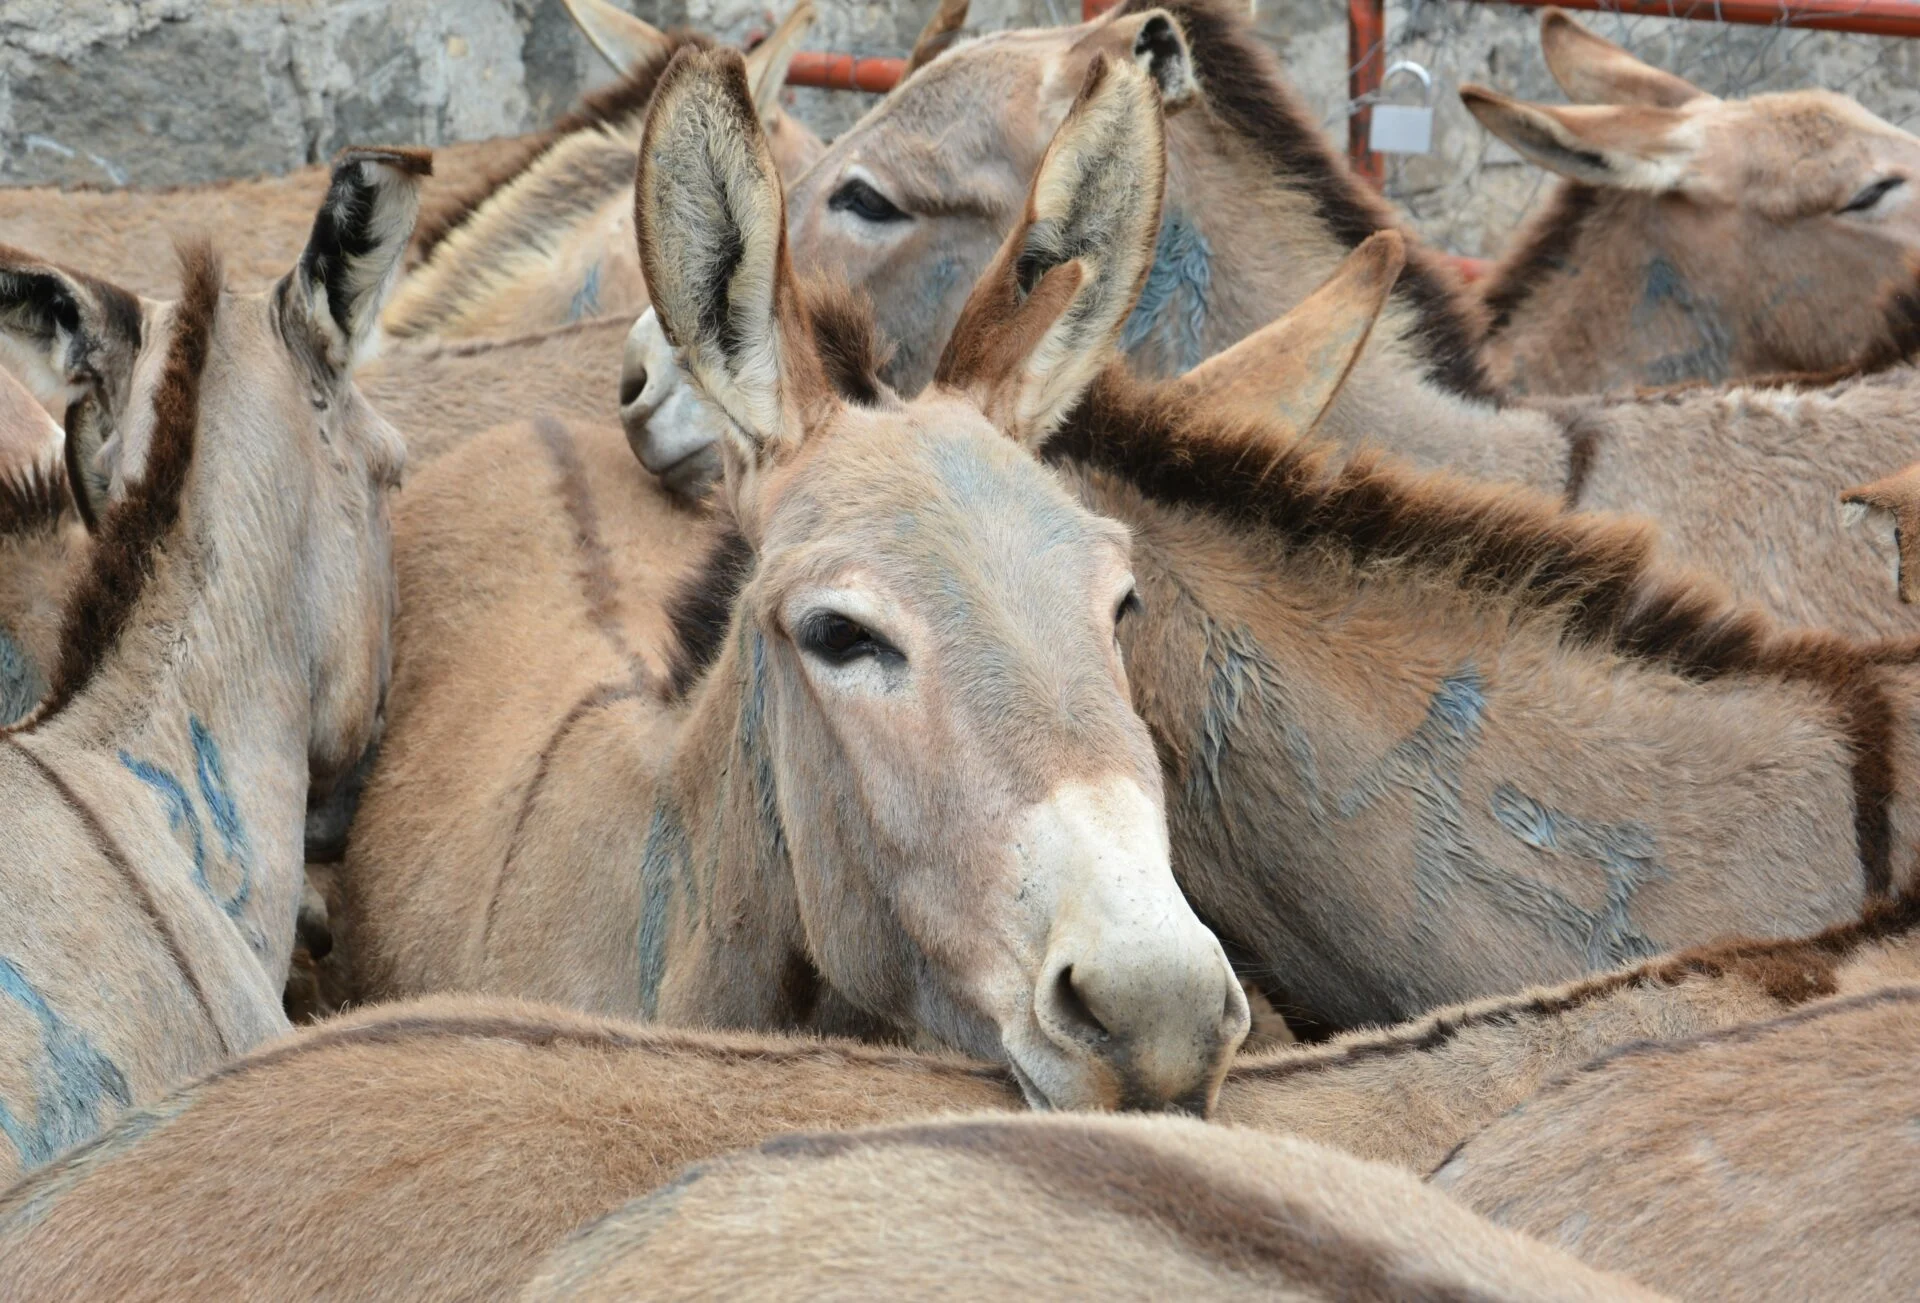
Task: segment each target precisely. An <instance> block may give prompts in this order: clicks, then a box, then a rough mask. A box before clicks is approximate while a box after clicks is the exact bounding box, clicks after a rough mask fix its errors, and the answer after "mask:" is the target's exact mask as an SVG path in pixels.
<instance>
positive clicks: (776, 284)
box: [634, 48, 830, 473]
mask: <svg viewBox="0 0 1920 1303" xmlns="http://www.w3.org/2000/svg"><path fill="white" fill-rule="evenodd" d="M634 226H635V229H636V231H637V233H638V235H639V239H640V265H641V269H642V271H644V272H645V274H646V278H647V292H648V294H649V295H650V296H651V297H652V299H653V306H654V311H655V312H656V313H657V314H658V316H659V319H660V327H661V329H662V330H664V331H665V332H666V335H667V338H668V339H669V340H671V341H672V342H673V345H674V347H675V348H676V349H677V350H678V354H679V358H680V361H681V364H682V365H683V366H684V367H685V368H686V370H687V373H688V374H689V375H690V376H691V377H692V379H693V382H694V383H695V384H696V385H698V386H699V387H700V389H701V391H702V392H703V393H704V394H705V395H706V397H707V398H708V399H709V400H710V401H711V402H712V403H713V404H714V405H715V406H716V407H718V408H719V409H720V410H721V411H722V412H724V413H725V414H726V416H727V420H728V423H729V426H730V436H731V437H730V439H729V442H728V449H729V452H730V454H731V456H732V457H733V458H734V459H736V461H737V463H738V464H737V465H734V464H730V465H729V470H730V471H738V472H740V473H745V472H746V471H748V470H750V469H752V468H754V467H757V466H759V465H761V464H762V463H765V462H769V461H772V460H775V459H777V458H778V457H779V456H780V455H782V453H783V452H784V451H786V450H787V449H789V448H791V447H793V446H796V445H797V444H798V443H799V442H800V440H801V439H802V438H804V437H805V429H806V425H807V424H808V421H809V419H810V418H813V419H817V418H818V416H819V415H820V413H819V411H818V410H817V409H818V405H819V404H820V403H821V402H822V401H823V400H825V399H827V398H828V397H829V396H830V391H829V390H828V387H827V384H826V380H825V378H824V375H823V373H822V372H821V369H820V365H819V360H818V358H817V357H816V356H815V355H814V352H813V348H812V343H811V332H810V331H809V330H808V328H807V322H806V317H805V309H804V307H803V306H802V305H801V303H800V297H799V293H798V290H797V287H796V286H795V285H794V283H793V272H792V268H791V266H790V265H789V263H788V261H787V235H786V226H787V222H786V208H785V204H784V202H783V200H782V198H781V193H780V179H779V176H778V174H777V173H776V172H775V171H774V166H773V155H772V153H771V151H770V150H769V149H768V148H767V140H766V136H765V135H764V134H763V133H762V131H761V130H760V118H759V114H758V113H757V112H756V111H755V109H754V106H753V96H752V93H751V92H750V91H749V89H748V86H747V69H746V64H745V63H744V62H743V61H742V60H741V58H740V55H739V54H738V53H737V52H736V51H733V50H695V49H691V48H689V49H683V50H681V51H680V52H679V53H678V54H676V55H674V57H673V62H672V63H670V64H668V65H667V70H666V72H665V73H664V74H662V76H661V78H660V87H659V89H658V90H657V91H656V92H655V93H654V98H653V107H652V108H651V110H650V111H649V112H648V114H647V128H646V134H645V135H644V137H643V138H642V140H641V145H640V168H639V174H638V176H637V177H636V178H635V180H634Z"/></svg>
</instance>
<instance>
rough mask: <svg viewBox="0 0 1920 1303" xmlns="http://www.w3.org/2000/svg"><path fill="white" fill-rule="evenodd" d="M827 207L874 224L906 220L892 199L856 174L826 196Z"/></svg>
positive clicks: (905, 216)
mask: <svg viewBox="0 0 1920 1303" xmlns="http://www.w3.org/2000/svg"><path fill="white" fill-rule="evenodd" d="M827 207H828V208H830V209H832V210H833V211H835V212H838V213H852V214H853V215H854V216H855V217H858V218H859V219H860V220H861V221H863V222H873V223H875V224H876V225H880V224H884V223H887V222H904V221H906V220H907V215H906V214H905V213H903V212H901V211H900V210H899V209H898V208H896V207H895V206H894V203H893V200H891V199H889V198H887V197H886V196H885V195H883V194H881V193H880V192H879V191H878V190H875V189H874V188H873V187H872V186H870V185H868V184H867V183H866V182H865V181H862V180H861V179H860V178H859V177H857V176H856V177H848V178H847V179H846V180H845V181H842V182H841V183H840V188H839V189H838V190H835V191H834V192H833V194H832V196H831V197H830V198H828V200H827Z"/></svg>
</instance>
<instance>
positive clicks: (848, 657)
mask: <svg viewBox="0 0 1920 1303" xmlns="http://www.w3.org/2000/svg"><path fill="white" fill-rule="evenodd" d="M800 646H801V647H802V648H804V649H805V650H806V651H808V652H810V653H812V654H813V655H815V656H818V657H819V658H820V659H821V660H823V661H825V662H827V663H828V664H829V665H846V664H850V663H851V662H853V661H857V660H862V659H864V658H866V657H869V656H871V657H885V656H894V657H898V656H900V652H899V649H897V648H896V647H894V645H893V644H892V643H890V642H888V641H887V640H886V639H885V638H882V637H881V636H880V635H879V634H876V633H874V632H873V631H872V630H870V629H868V628H867V627H866V626H864V625H862V624H858V623H856V622H854V621H852V620H849V619H848V618H847V617H846V616H844V615H839V614H837V613H835V612H833V611H822V612H821V613H820V614H818V615H814V616H809V617H808V618H807V622H806V623H805V624H804V625H802V626H801V628H800Z"/></svg>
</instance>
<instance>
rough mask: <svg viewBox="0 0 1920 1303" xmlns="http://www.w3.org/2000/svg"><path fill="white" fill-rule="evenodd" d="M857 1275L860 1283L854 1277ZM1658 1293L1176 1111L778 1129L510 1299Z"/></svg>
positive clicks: (704, 1170)
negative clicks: (817, 1131) (1170, 1114)
mask: <svg viewBox="0 0 1920 1303" xmlns="http://www.w3.org/2000/svg"><path fill="white" fill-rule="evenodd" d="M855 1282H857V1285H855ZM850 1286H854V1287H855V1288H857V1290H858V1291H859V1292H861V1293H870V1294H873V1295H876V1296H883V1297H886V1298H897V1299H944V1298H952V1297H955V1296H956V1295H960V1296H965V1297H969V1298H1030V1297H1035V1298H1048V1297H1085V1296H1090V1295H1097V1296H1099V1297H1101V1298H1115V1299H1139V1300H1143V1303H1144V1300H1149V1299H1166V1298H1172V1297H1181V1296H1185V1297H1197V1298H1242V1297H1258V1298H1267V1299H1300V1300H1308V1299H1324V1300H1329V1301H1331V1300H1336V1299H1338V1300H1347V1301H1349V1303H1359V1301H1361V1300H1373V1301H1377V1303H1388V1300H1395V1301H1398V1300H1404V1299H1415V1298H1473V1299H1484V1300H1495V1299H1510V1300H1515V1301H1516V1303H1517V1301H1518V1300H1523V1299H1524V1300H1529V1301H1530V1303H1531V1301H1532V1300H1575V1299H1588V1300H1603V1299H1604V1300H1616V1299H1617V1300H1627V1299H1653V1298H1656V1297H1658V1296H1657V1295H1655V1294H1653V1293H1652V1292H1651V1291H1649V1290H1645V1289H1642V1288H1640V1287H1639V1286H1637V1285H1634V1284H1633V1283H1632V1282H1630V1281H1628V1280H1627V1279H1626V1278H1625V1277H1624V1276H1615V1275H1610V1274H1606V1273H1602V1272H1596V1271H1594V1270H1592V1269H1591V1268H1588V1267H1583V1266H1582V1265H1580V1263H1578V1262H1577V1261H1575V1260H1574V1259H1573V1258H1571V1257H1569V1256H1567V1255H1566V1254H1564V1253H1562V1252H1560V1251H1559V1250H1557V1249H1554V1248H1550V1247H1549V1246H1547V1245H1546V1244H1543V1243H1541V1242H1539V1241H1537V1240H1534V1239H1531V1238H1529V1237H1527V1236H1524V1235H1517V1234H1514V1233H1513V1232H1511V1231H1503V1230H1501V1229H1499V1228H1497V1227H1495V1226H1494V1225H1493V1224H1491V1223H1490V1222H1487V1221H1484V1220H1482V1219H1481V1218H1479V1217H1476V1216H1474V1215H1473V1214H1472V1213H1470V1212H1468V1211H1467V1210H1466V1209H1465V1208H1462V1207H1461V1206H1459V1205H1458V1204H1456V1203H1454V1202H1453V1201H1452V1200H1450V1199H1447V1198H1445V1197H1443V1196H1441V1195H1439V1194H1437V1193H1435V1192H1434V1191H1433V1190H1432V1189H1430V1188H1428V1187H1424V1186H1422V1185H1421V1184H1420V1182H1419V1181H1418V1180H1416V1179H1415V1178H1414V1177H1413V1176H1412V1175H1411V1174H1409V1173H1406V1172H1403V1171H1398V1170H1395V1169H1393V1168H1389V1167H1382V1166H1379V1165H1377V1164H1373V1163H1365V1162H1360V1161H1358V1160H1356V1159H1354V1158H1352V1157H1349V1156H1348V1155H1345V1154H1342V1153H1339V1152H1338V1151H1336V1150H1331V1149H1323V1148H1320V1147H1318V1146H1316V1145H1311V1144H1306V1143H1303V1142H1301V1141H1297V1140H1285V1139H1280V1138H1277V1137H1273V1136H1261V1135H1256V1134H1252V1133H1248V1132H1243V1131H1235V1130H1232V1129H1229V1128H1224V1127H1209V1126H1205V1125H1203V1124H1201V1123H1198V1122H1191V1121H1185V1120H1181V1119H1175V1118H1153V1119H1148V1118H1066V1117H1058V1118H1031V1117H1030V1118H993V1119H971V1120H964V1121H949V1122H936V1123H926V1124H921V1125H918V1126H909V1127H887V1128H875V1129H872V1130H865V1131H853V1132H840V1133H831V1134H825V1135H792V1136H781V1137H779V1138H778V1139H775V1140H770V1141H767V1142H766V1143H765V1144H763V1145H761V1146H760V1148H759V1149H758V1150H756V1151H753V1152H750V1153H745V1154H738V1155H734V1156H732V1157H729V1158H722V1159H716V1160H714V1161H711V1162H706V1163H701V1164H699V1165H698V1166H695V1167H691V1168H688V1169H687V1170H686V1171H684V1172H682V1173H681V1174H680V1175H679V1176H678V1177H677V1178H675V1180H674V1181H673V1182H672V1184H670V1185H668V1186H667V1187H666V1188H665V1189H663V1190H661V1191H660V1192H659V1193H657V1194H653V1195H650V1196H648V1197H647V1198H645V1199H641V1200H638V1201H636V1202H634V1203H632V1204H629V1205H627V1206H626V1207H625V1208H622V1209H621V1210H620V1211H619V1212H617V1213H614V1214H612V1215H610V1216H608V1217H604V1218H601V1219H600V1220H598V1221H596V1222H594V1223H593V1224H592V1225H590V1226H588V1227H587V1228H585V1229H584V1230H582V1231H581V1232H580V1233H579V1234H578V1235H576V1236H575V1237H574V1238H573V1239H572V1240H570V1241H569V1242H568V1243H567V1244H566V1245H564V1246H563V1247H562V1248H560V1249H558V1250H556V1251H555V1252H554V1253H553V1254H552V1256H550V1257H549V1258H548V1260H547V1262H546V1263H545V1265H544V1266H543V1267H542V1268H541V1270H540V1272H539V1274H538V1275H537V1276H535V1278H534V1279H533V1281H532V1282H530V1283H529V1284H528V1286H527V1288H526V1290H525V1291H524V1292H523V1293H522V1294H521V1295H520V1297H521V1298H522V1299H523V1300H525V1301H526V1303H535V1301H536V1300H537V1301H538V1303H558V1301H559V1300H563V1299H565V1300H579V1303H614V1301H615V1300H626V1299H634V1298H649V1299H696V1298H699V1299H705V1298H713V1297H716V1296H721V1297H743V1298H744V1297H773V1296H778V1297H781V1298H791V1299H826V1298H839V1297H844V1296H845V1294H846V1292H847V1291H848V1289H849V1287H850Z"/></svg>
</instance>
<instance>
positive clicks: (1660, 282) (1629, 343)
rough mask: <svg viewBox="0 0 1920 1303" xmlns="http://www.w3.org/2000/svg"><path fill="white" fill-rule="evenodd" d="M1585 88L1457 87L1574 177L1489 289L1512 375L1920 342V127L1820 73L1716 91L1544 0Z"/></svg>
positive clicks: (1729, 363)
mask: <svg viewBox="0 0 1920 1303" xmlns="http://www.w3.org/2000/svg"><path fill="white" fill-rule="evenodd" d="M1540 45H1541V49H1542V50H1543V52H1544V53H1545V55H1546V60H1547V67H1548V68H1549V69H1550V70H1551V71H1552V73H1553V75H1554V78H1555V79H1556V80H1557V81H1559V83H1560V85H1561V86H1562V87H1563V88H1564V89H1565V90H1566V91H1567V94H1568V95H1569V96H1570V97H1571V98H1572V99H1573V100H1574V101H1575V104H1574V106H1573V107H1559V106H1553V105H1544V104H1526V103H1521V102H1519V101H1516V100H1512V99H1509V98H1507V97H1506V96H1504V95H1500V94H1497V93H1495V92H1493V91H1491V90H1487V89H1485V88H1483V87H1478V86H1463V87H1461V90H1460V97H1461V99H1462V100H1464V101H1465V103H1466V106H1467V108H1468V109H1469V110H1470V111H1471V112H1472V113H1473V115H1474V116H1475V117H1476V118H1478V119H1479V120H1480V122H1481V123H1482V124H1483V125H1484V126H1485V127H1486V128H1487V130H1489V131H1491V132H1492V133H1493V134H1494V135H1496V136H1498V137H1499V138H1500V139H1502V140H1504V141H1506V142H1507V143H1508V144H1509V145H1511V146H1513V147H1514V149H1516V150H1518V151H1519V152H1520V153H1521V155H1523V156H1524V157H1525V158H1527V159H1528V160H1529V161H1531V162H1533V163H1535V164H1537V165H1539V166H1541V167H1543V168H1546V169H1548V170H1549V171H1552V172H1555V173H1558V174H1559V175H1560V176H1561V177H1563V178H1564V180H1562V182H1561V183H1560V186H1559V188H1558V189H1557V190H1556V191H1555V193H1554V195H1553V198H1552V199H1551V200H1550V201H1549V202H1548V203H1547V204H1546V206H1545V207H1543V208H1542V209H1541V211H1540V213H1539V214H1538V215H1537V216H1536V217H1535V218H1533V219H1532V221H1530V222H1529V223H1528V224H1527V226H1526V227H1525V229H1524V230H1522V231H1521V233H1520V234H1519V235H1518V236H1516V237H1515V239H1514V240H1513V241H1512V243H1511V246H1510V248H1509V250H1508V252H1507V254H1506V255H1505V256H1504V257H1503V258H1502V259H1501V260H1500V262H1499V264H1498V265H1497V266H1496V267H1495V268H1494V269H1493V271H1492V272H1491V274H1489V275H1488V276H1487V277H1486V278H1485V279H1483V280H1482V281H1481V282H1480V283H1479V285H1478V286H1477V288H1478V289H1479V291H1480V294H1481V297H1482V300H1483V302H1484V304H1485V307H1486V310H1487V313H1488V316H1489V325H1490V333H1489V335H1488V337H1487V341H1486V344H1485V345H1484V347H1483V350H1482V356H1483V358H1484V360H1485V362H1486V364H1487V368H1488V371H1489V373H1490V374H1491V375H1492V377H1493V379H1494V381H1495V382H1496V383H1498V384H1499V385H1501V386H1502V387H1504V388H1505V389H1507V390H1508V391H1509V392H1525V393H1544V394H1553V393H1562V394H1564V393H1580V392H1597V391H1601V390H1607V389H1612V388H1614V387H1616V386H1621V385H1634V384H1673V383H1678V382H1681V381H1690V380H1705V381H1710V382H1714V383H1719V382H1722V381H1726V380H1730V379H1734V378H1737V377H1740V376H1746V375H1761V374H1766V373H1769V372H1825V371H1830V370H1836V369H1861V368H1872V367H1874V366H1877V365H1883V364H1884V363H1885V362H1887V361H1889V360H1891V359H1894V358H1899V357H1903V356H1905V355H1906V354H1907V353H1908V352H1909V351H1911V350H1912V348H1913V347H1914V346H1915V345H1916V344H1920V282H1916V278H1915V258H1916V255H1920V195H1917V194H1916V186H1917V185H1920V183H1917V182H1915V181H1912V180H1910V179H1909V178H1912V177H1914V176H1915V174H1916V173H1917V172H1920V139H1916V138H1915V137H1914V136H1912V135H1910V134H1909V133H1907V132H1905V131H1901V130H1899V129H1898V128H1896V127H1894V126H1892V125H1890V124H1888V123H1886V122H1883V121H1881V120H1880V119H1879V118H1877V117H1875V116H1874V115H1873V114H1871V113H1869V112H1867V111H1866V110H1865V109H1864V108H1862V107H1861V106H1860V105H1859V104H1858V103H1857V102H1856V101H1854V100H1853V99H1851V98H1849V97H1847V96H1845V95H1839V94H1835V93H1833V92H1831V91H1825V90H1803V91H1790V92H1786V93H1782V94H1772V95H1756V96H1754V97H1753V98H1752V99H1748V100H1720V99H1716V98H1715V97H1713V96H1711V95H1708V94H1707V93H1706V92H1704V91H1702V90H1700V89H1698V88H1697V87H1694V86H1691V85H1689V84H1688V83H1687V82H1685V81H1683V80H1681V79H1680V78H1678V77H1675V76H1673V75H1672V74H1670V73H1666V72H1662V71H1661V70H1659V69H1657V68H1653V67H1649V66H1648V65H1647V64H1644V63H1641V62H1640V61H1639V60H1637V59H1635V58H1634V57H1633V56H1631V55H1629V54H1628V53H1627V52H1626V51H1625V50H1622V49H1620V48H1619V47H1618V46H1615V45H1613V44H1611V43H1610V42H1607V41H1604V40H1602V39H1601V38H1599V37H1598V36H1595V35H1593V34H1592V33H1590V32H1587V31H1586V30H1584V29H1583V28H1581V27H1580V26H1579V25H1578V24H1577V23H1575V22H1574V21H1573V20H1572V19H1571V18H1569V17H1567V15H1566V14H1564V13H1561V12H1560V11H1558V10H1551V9H1550V10H1548V11H1547V12H1546V13H1545V14H1544V15H1542V17H1541V20H1540Z"/></svg>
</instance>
